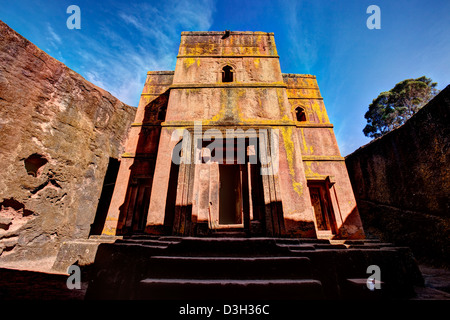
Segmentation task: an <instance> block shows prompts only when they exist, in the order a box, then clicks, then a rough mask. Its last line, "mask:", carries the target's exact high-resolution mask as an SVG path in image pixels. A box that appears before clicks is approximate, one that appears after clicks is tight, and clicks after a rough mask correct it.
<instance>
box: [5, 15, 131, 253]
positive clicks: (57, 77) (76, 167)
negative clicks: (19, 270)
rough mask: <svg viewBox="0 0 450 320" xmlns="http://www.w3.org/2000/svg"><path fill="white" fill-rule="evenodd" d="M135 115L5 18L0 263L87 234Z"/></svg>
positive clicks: (49, 250)
mask: <svg viewBox="0 0 450 320" xmlns="http://www.w3.org/2000/svg"><path fill="white" fill-rule="evenodd" d="M134 115H135V108H133V107H130V106H128V105H125V104H124V103H122V102H121V101H119V100H118V99H116V98H115V97H113V96H112V95H111V94H110V93H108V92H106V91H105V90H102V89H100V88H98V87H96V86H95V85H93V84H91V83H90V82H88V81H86V80H85V79H84V78H83V77H81V76H80V75H79V74H77V73H75V72H74V71H72V70H70V69H69V68H68V67H67V66H65V65H64V64H63V63H61V62H59V61H57V60H55V59H53V58H52V57H50V56H49V55H47V54H46V53H45V52H43V51H41V50H40V49H39V48H37V47H36V46H35V45H33V44H32V43H30V42H29V41H28V40H26V39H25V38H23V37H22V36H20V35H19V34H17V33H16V32H15V31H14V30H12V29H11V28H9V27H8V26H7V25H6V24H4V23H3V22H1V21H0V141H1V143H0V168H1V170H0V260H5V259H9V260H11V259H34V258H41V257H44V256H48V255H54V254H56V251H57V249H58V247H59V244H60V243H61V241H66V240H70V239H80V238H86V237H87V236H88V235H89V231H90V227H91V224H92V222H93V221H94V216H95V212H96V209H97V204H98V199H99V197H100V193H101V190H102V184H103V177H104V175H105V172H106V169H107V166H108V162H109V159H110V158H116V159H117V158H119V155H120V154H121V153H122V152H123V143H124V142H125V139H126V136H127V132H128V129H129V127H130V124H131V122H132V121H133V119H134Z"/></svg>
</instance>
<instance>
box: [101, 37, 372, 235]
mask: <svg viewBox="0 0 450 320" xmlns="http://www.w3.org/2000/svg"><path fill="white" fill-rule="evenodd" d="M139 233H146V234H161V235H164V234H165V235H180V236H204V235H207V236H211V235H214V234H227V233H229V234H230V235H232V234H233V233H240V234H243V233H245V234H246V235H247V236H264V237H271V236H273V237H305V238H327V239H339V238H341V239H348V238H353V239H354V238H364V232H363V229H362V224H361V220H360V217H359V213H358V210H357V207H356V202H355V198H354V195H353V191H352V187H351V184H350V181H349V178H348V174H347V169H346V166H345V162H344V158H343V157H342V156H341V155H340V152H339V148H338V145H337V142H336V138H335V135H334V132H333V125H332V124H331V123H330V120H329V118H328V115H327V112H326V109H325V106H324V103H323V99H322V97H321V95H320V91H319V88H318V84H317V81H316V78H315V76H312V75H301V74H283V73H282V72H281V68H280V63H279V57H278V55H277V50H276V46H275V40H274V35H273V33H263V32H229V31H226V32H183V33H182V35H181V43H180V47H179V52H178V56H177V63H176V68H175V71H150V72H148V74H147V79H146V82H145V86H144V89H143V91H142V95H141V99H140V103H139V107H138V110H137V114H136V118H135V121H134V123H133V124H132V126H131V129H130V132H129V136H128V140H127V143H126V150H125V153H124V154H123V155H122V157H121V163H120V169H119V173H118V176H117V180H116V184H115V189H114V193H113V196H112V200H111V203H110V206H109V211H108V214H107V218H106V222H105V225H104V228H103V234H104V235H128V234H139Z"/></svg>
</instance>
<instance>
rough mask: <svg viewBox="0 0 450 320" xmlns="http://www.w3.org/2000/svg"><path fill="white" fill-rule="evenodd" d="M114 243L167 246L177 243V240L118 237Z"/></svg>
mask: <svg viewBox="0 0 450 320" xmlns="http://www.w3.org/2000/svg"><path fill="white" fill-rule="evenodd" d="M116 243H129V244H141V245H147V246H152V245H155V246H168V245H170V244H174V243H179V241H163V240H158V239H119V240H117V241H116Z"/></svg>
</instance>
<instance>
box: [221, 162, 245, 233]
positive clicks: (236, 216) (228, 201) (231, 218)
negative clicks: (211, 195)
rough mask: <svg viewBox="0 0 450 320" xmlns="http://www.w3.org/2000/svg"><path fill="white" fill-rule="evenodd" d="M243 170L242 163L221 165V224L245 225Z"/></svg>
mask: <svg viewBox="0 0 450 320" xmlns="http://www.w3.org/2000/svg"><path fill="white" fill-rule="evenodd" d="M241 173H242V170H241V169H240V165H235V164H230V165H219V179H220V184H219V224H220V225H235V227H238V225H241V226H242V227H243V219H242V218H243V206H242V181H241V180H242V179H241V175H242V174H241Z"/></svg>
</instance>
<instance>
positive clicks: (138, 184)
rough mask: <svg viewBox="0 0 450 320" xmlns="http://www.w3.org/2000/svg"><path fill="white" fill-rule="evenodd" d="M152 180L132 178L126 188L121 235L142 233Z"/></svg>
mask: <svg viewBox="0 0 450 320" xmlns="http://www.w3.org/2000/svg"><path fill="white" fill-rule="evenodd" d="M152 180H153V179H152V178H149V177H134V178H132V180H131V184H130V187H129V188H128V195H127V201H126V212H127V216H126V220H125V225H124V226H123V228H122V234H131V233H142V232H144V229H145V224H146V222H147V221H146V219H147V213H148V207H149V205H150V194H151V189H152Z"/></svg>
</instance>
